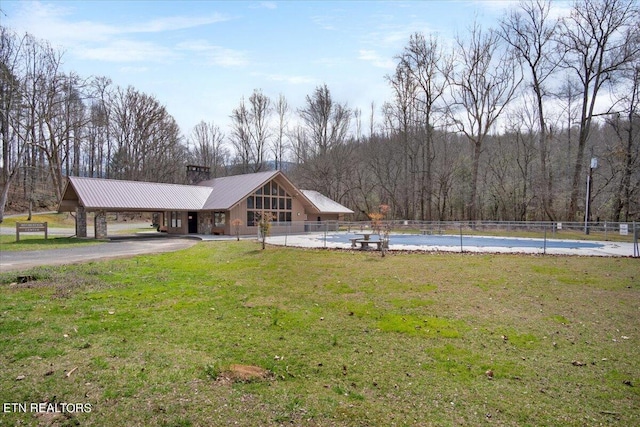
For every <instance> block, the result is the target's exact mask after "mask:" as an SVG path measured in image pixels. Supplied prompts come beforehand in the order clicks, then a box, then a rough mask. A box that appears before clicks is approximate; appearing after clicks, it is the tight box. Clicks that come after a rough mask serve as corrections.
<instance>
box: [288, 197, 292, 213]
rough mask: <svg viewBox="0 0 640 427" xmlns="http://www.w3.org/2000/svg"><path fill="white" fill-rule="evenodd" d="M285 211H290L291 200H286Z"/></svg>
mask: <svg viewBox="0 0 640 427" xmlns="http://www.w3.org/2000/svg"><path fill="white" fill-rule="evenodd" d="M287 210H288V211H290V210H291V199H290V198H287Z"/></svg>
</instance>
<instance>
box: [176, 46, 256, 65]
mask: <svg viewBox="0 0 640 427" xmlns="http://www.w3.org/2000/svg"><path fill="white" fill-rule="evenodd" d="M177 48H178V49H180V50H183V51H188V52H194V53H197V54H199V55H200V56H202V57H203V58H205V59H206V60H207V62H208V63H209V64H212V65H219V66H222V67H243V66H246V65H248V64H249V60H248V59H247V55H246V53H245V52H242V51H239V50H233V49H228V48H224V47H221V46H216V45H212V44H210V43H209V42H208V41H206V40H190V41H188V42H182V43H179V44H178V45H177Z"/></svg>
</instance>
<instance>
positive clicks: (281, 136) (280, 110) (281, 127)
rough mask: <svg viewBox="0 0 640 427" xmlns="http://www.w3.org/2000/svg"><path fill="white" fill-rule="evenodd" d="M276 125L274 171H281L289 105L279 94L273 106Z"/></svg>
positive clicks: (284, 151)
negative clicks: (276, 120)
mask: <svg viewBox="0 0 640 427" xmlns="http://www.w3.org/2000/svg"><path fill="white" fill-rule="evenodd" d="M275 111H276V115H277V116H278V118H277V119H278V123H277V128H276V133H275V138H274V140H273V154H274V156H275V169H276V170H281V169H282V163H283V162H284V158H285V153H286V151H287V147H288V144H287V135H288V126H289V121H288V120H289V118H288V116H289V103H288V102H287V99H286V98H285V97H284V95H282V94H280V96H279V97H278V101H277V102H276V106H275Z"/></svg>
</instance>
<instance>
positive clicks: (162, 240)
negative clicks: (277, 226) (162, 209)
mask: <svg viewBox="0 0 640 427" xmlns="http://www.w3.org/2000/svg"><path fill="white" fill-rule="evenodd" d="M196 243H198V240H195V239H188V238H176V237H130V238H119V239H115V240H111V241H109V242H104V243H100V244H97V245H90V246H77V247H73V248H62V249H48V250H40V251H1V252H0V271H2V272H5V271H15V270H25V269H28V268H32V267H37V266H41V265H62V264H74V263H78V262H86V261H93V260H98V259H108V258H129V257H132V256H135V255H140V254H150V253H161V252H172V251H177V250H180V249H186V248H189V247H191V246H193V245H195V244H196Z"/></svg>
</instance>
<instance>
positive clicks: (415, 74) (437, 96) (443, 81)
mask: <svg viewBox="0 0 640 427" xmlns="http://www.w3.org/2000/svg"><path fill="white" fill-rule="evenodd" d="M399 60H400V62H401V64H403V66H404V68H405V69H406V70H407V72H408V74H409V76H410V78H411V79H413V80H414V81H415V83H416V84H417V86H416V88H415V90H416V93H415V96H416V99H415V106H416V108H417V109H418V113H419V114H418V115H417V116H416V120H417V122H416V123H415V124H414V128H415V130H416V131H418V132H420V135H419V137H418V138H417V161H416V167H417V169H418V171H417V172H418V181H419V187H420V188H419V193H420V194H419V203H420V218H421V219H422V220H425V219H426V220H431V218H432V212H431V208H432V197H433V172H432V169H433V164H432V163H433V160H434V156H435V153H434V151H433V139H434V129H435V126H436V122H437V121H438V119H439V118H440V117H438V115H439V114H441V113H442V112H443V111H444V108H443V105H441V104H442V99H443V97H444V95H445V90H446V88H447V86H448V77H449V74H450V73H451V67H452V62H451V60H450V58H448V57H446V56H445V55H444V52H443V51H442V49H441V48H440V46H439V44H438V40H437V38H435V37H430V38H429V40H427V39H426V38H425V37H424V35H423V34H421V33H415V34H413V35H411V37H410V39H409V44H408V45H407V46H406V47H405V49H404V51H403V53H402V55H401V56H400V57H399Z"/></svg>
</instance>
